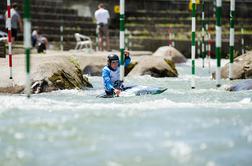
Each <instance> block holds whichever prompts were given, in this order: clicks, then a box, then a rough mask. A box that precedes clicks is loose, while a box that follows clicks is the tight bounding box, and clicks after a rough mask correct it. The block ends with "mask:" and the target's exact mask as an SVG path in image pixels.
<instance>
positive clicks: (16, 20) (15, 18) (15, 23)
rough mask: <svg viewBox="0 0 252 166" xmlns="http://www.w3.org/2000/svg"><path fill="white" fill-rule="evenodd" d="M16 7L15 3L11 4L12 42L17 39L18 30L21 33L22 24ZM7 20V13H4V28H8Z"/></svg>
mask: <svg viewBox="0 0 252 166" xmlns="http://www.w3.org/2000/svg"><path fill="white" fill-rule="evenodd" d="M17 9H18V5H17V3H13V4H12V8H11V34H12V39H11V40H12V42H14V41H16V40H17V37H18V28H19V29H20V32H23V23H22V19H21V16H20V15H19V13H18V12H17ZM7 18H8V12H7V11H6V13H5V22H6V24H5V27H6V28H8V26H7V21H6V20H7Z"/></svg>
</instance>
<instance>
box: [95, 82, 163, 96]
mask: <svg viewBox="0 0 252 166" xmlns="http://www.w3.org/2000/svg"><path fill="white" fill-rule="evenodd" d="M166 90H167V88H161V87H150V86H140V85H137V86H131V87H126V88H125V90H123V91H122V92H121V95H120V96H119V97H126V96H143V95H157V94H161V93H163V92H165V91H166ZM97 97H99V98H114V97H117V96H115V95H107V94H106V93H102V94H101V95H98V96H97Z"/></svg>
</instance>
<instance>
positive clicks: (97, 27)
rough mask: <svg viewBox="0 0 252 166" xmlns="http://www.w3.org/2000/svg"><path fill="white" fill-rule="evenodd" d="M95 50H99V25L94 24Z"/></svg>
mask: <svg viewBox="0 0 252 166" xmlns="http://www.w3.org/2000/svg"><path fill="white" fill-rule="evenodd" d="M95 50H96V51H99V25H98V24H97V25H96V48H95Z"/></svg>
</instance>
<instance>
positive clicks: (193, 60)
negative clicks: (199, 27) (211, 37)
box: [191, 0, 196, 89]
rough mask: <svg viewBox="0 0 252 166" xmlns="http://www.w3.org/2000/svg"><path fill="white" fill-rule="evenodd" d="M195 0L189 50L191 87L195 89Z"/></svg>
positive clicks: (194, 2)
mask: <svg viewBox="0 0 252 166" xmlns="http://www.w3.org/2000/svg"><path fill="white" fill-rule="evenodd" d="M195 32H196V0H192V48H191V49H192V50H191V54H192V55H191V58H192V79H191V88H192V89H195V53H196V47H195V43H196V41H195V35H196V33H195Z"/></svg>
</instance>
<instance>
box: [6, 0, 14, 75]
mask: <svg viewBox="0 0 252 166" xmlns="http://www.w3.org/2000/svg"><path fill="white" fill-rule="evenodd" d="M6 21H7V29H8V53H9V68H10V77H9V78H10V79H13V77H12V34H11V1H10V0H7V20H6Z"/></svg>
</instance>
